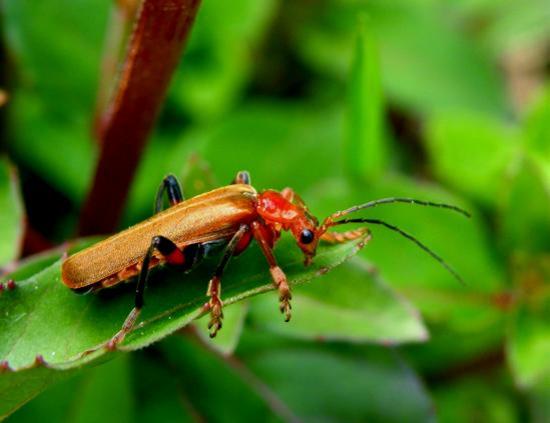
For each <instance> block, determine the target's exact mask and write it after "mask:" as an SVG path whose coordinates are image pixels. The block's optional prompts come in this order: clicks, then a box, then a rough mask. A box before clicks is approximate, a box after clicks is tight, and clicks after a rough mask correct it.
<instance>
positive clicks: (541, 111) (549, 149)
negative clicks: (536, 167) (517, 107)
mask: <svg viewBox="0 0 550 423" xmlns="http://www.w3.org/2000/svg"><path fill="white" fill-rule="evenodd" d="M549 139H550V85H548V86H547V87H545V88H544V89H543V90H541V91H540V93H538V97H537V99H536V101H535V103H534V104H533V106H532V108H531V110H530V111H529V114H528V115H527V117H526V119H525V144H526V148H527V150H528V151H530V152H531V153H533V154H534V155H539V156H540V157H541V158H542V159H543V160H545V161H546V162H548V163H550V143H549V142H548V140H549Z"/></svg>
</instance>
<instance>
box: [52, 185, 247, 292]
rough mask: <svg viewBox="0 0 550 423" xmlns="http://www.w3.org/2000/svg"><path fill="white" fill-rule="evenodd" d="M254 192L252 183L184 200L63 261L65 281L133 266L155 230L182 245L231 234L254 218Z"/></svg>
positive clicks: (82, 281) (86, 280)
mask: <svg viewBox="0 0 550 423" xmlns="http://www.w3.org/2000/svg"><path fill="white" fill-rule="evenodd" d="M256 195H257V193H256V190H255V189H254V188H253V187H251V186H250V185H245V184H236V185H228V186H225V187H222V188H218V189H215V190H213V191H209V192H207V193H204V194H201V195H198V196H196V197H193V198H190V199H189V200H185V201H183V202H181V203H180V204H177V205H175V206H173V207H170V208H169V209H167V210H164V211H162V212H160V213H158V214H156V215H154V216H152V217H151V218H149V219H147V220H145V221H143V222H141V223H138V224H137V225H135V226H132V227H130V228H128V229H126V230H124V231H122V232H119V233H118V234H116V235H113V236H111V237H109V238H107V239H105V240H104V241H101V242H99V243H97V244H95V245H93V246H91V247H89V248H87V249H85V250H83V251H80V252H78V253H76V254H74V255H72V256H70V257H69V258H68V259H67V260H66V261H65V262H64V263H63V266H62V272H61V275H62V280H63V283H64V284H65V285H67V286H68V287H70V288H73V289H74V288H81V287H84V286H87V285H90V284H94V283H96V282H99V281H101V280H103V279H105V278H107V277H109V276H112V275H114V274H116V273H118V272H120V271H122V270H124V269H127V268H129V267H131V266H134V265H135V264H136V263H138V262H140V261H141V260H143V257H144V256H145V253H146V252H147V249H148V248H149V245H150V244H151V239H152V238H153V237H154V236H156V235H162V236H165V237H166V238H169V239H170V240H172V241H173V242H175V243H176V245H178V246H179V247H182V246H185V245H189V244H194V243H197V242H205V241H211V240H215V239H220V238H224V237H228V236H231V235H232V234H233V233H235V232H236V231H237V229H238V227H239V225H240V224H241V223H244V222H248V221H250V220H252V219H253V218H254V216H255V213H256V208H255V205H256Z"/></svg>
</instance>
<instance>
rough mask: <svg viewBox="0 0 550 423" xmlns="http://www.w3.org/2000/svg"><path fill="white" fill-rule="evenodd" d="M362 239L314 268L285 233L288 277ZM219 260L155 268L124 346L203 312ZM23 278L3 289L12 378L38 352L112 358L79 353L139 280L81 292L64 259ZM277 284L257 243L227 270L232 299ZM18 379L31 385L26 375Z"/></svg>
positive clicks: (4, 354)
mask: <svg viewBox="0 0 550 423" xmlns="http://www.w3.org/2000/svg"><path fill="white" fill-rule="evenodd" d="M363 241H364V240H363V239H359V240H357V241H355V242H349V243H346V244H343V245H338V246H325V247H322V248H321V249H320V250H319V251H318V254H317V257H316V262H315V264H314V265H312V266H310V267H308V268H304V266H303V256H302V253H301V252H300V251H299V250H298V249H297V248H296V247H295V245H293V244H294V242H293V241H292V240H290V239H283V240H282V241H281V243H280V245H279V246H278V248H277V249H276V251H275V253H276V255H277V256H278V259H279V262H280V264H281V267H282V268H283V269H284V270H285V272H286V273H287V276H288V279H289V282H290V283H291V284H300V283H304V282H306V281H309V280H311V279H313V278H314V277H316V276H317V275H319V274H320V273H325V272H326V271H327V270H329V269H331V268H333V267H334V266H336V265H338V264H340V263H341V262H342V261H344V260H345V259H346V258H348V257H350V256H352V255H353V254H355V253H356V252H357V251H358V249H359V246H360V245H361V244H362V242H363ZM214 266H215V263H214V262H212V260H210V261H206V262H205V263H203V264H202V265H201V266H199V268H197V269H196V270H195V271H194V272H192V273H191V274H190V275H186V276H184V275H182V274H181V272H178V271H177V270H176V269H168V268H167V269H161V270H160V271H158V272H156V273H154V274H153V277H152V280H151V283H150V285H149V288H148V291H147V295H146V306H145V307H144V310H143V313H142V315H141V316H140V318H139V320H138V324H137V326H136V328H135V329H134V331H132V332H131V333H130V334H129V335H128V336H127V337H126V339H125V340H124V342H123V343H122V344H121V345H120V346H119V349H121V350H124V351H131V350H135V349H139V348H143V347H144V346H147V345H149V344H151V343H152V342H155V341H157V340H159V339H161V338H163V337H165V336H167V335H168V334H170V333H172V332H174V331H176V330H178V329H180V328H182V327H183V326H185V325H187V324H188V323H190V322H191V321H192V320H194V319H195V318H197V317H199V316H200V315H201V313H202V311H201V310H202V305H203V304H204V302H205V291H206V287H207V281H208V280H209V279H210V276H211V274H212V269H213V268H214ZM16 282H17V288H16V289H14V290H11V291H5V292H4V293H3V294H2V295H0V310H2V313H1V314H0V361H5V362H7V363H9V366H10V368H11V369H12V370H16V371H15V372H13V371H9V372H5V373H3V374H2V375H1V376H0V379H2V380H4V381H5V380H6V378H7V379H11V378H13V377H18V376H19V375H20V374H23V373H19V372H18V371H17V370H19V371H21V370H22V369H25V368H29V367H30V366H32V365H33V363H34V361H35V357H36V356H37V355H41V356H42V357H43V358H44V359H45V361H46V362H47V363H49V365H50V366H52V367H61V368H72V367H74V366H84V365H85V364H87V363H91V362H94V361H95V360H97V359H98V358H100V357H102V356H103V357H104V358H109V356H110V355H109V354H106V351H105V350H104V349H99V350H97V351H96V352H94V353H92V354H90V355H88V356H86V357H85V358H78V357H79V354H80V353H82V352H83V351H85V350H87V349H89V348H92V347H94V346H96V345H99V344H101V343H103V342H105V341H106V340H108V339H109V338H110V337H111V336H113V335H114V334H115V333H116V332H117V330H118V329H119V328H120V326H121V324H122V322H123V321H124V319H125V317H126V315H127V314H128V312H129V311H130V309H131V306H132V304H133V292H132V291H133V289H132V286H119V287H117V288H113V289H110V290H106V291H103V292H102V293H100V294H99V295H88V296H78V295H76V294H74V293H73V292H71V291H70V290H69V289H68V288H66V287H65V286H64V285H63V284H62V283H61V280H60V262H56V263H54V264H53V265H51V266H49V267H46V268H45V269H43V270H42V271H41V272H39V273H37V274H35V275H33V276H31V277H30V278H28V279H25V280H17V281H16ZM182 283H183V284H184V286H182ZM272 289H273V286H272V282H271V278H270V275H269V272H268V270H267V267H266V265H265V259H264V258H263V257H261V253H260V252H259V251H258V250H257V249H256V248H251V249H249V250H247V251H246V252H245V253H244V254H243V255H242V256H241V257H240V258H239V259H238V260H234V261H233V262H232V265H231V266H229V268H228V271H227V274H226V275H224V283H223V295H222V299H223V301H224V302H225V304H227V305H229V304H231V303H233V302H237V301H239V300H242V299H244V298H246V297H249V296H251V295H255V294H259V293H261V292H265V291H269V290H272ZM279 318H282V317H280V316H279ZM48 377H50V375H48ZM28 382H29V383H32V384H36V383H40V384H41V386H42V387H45V386H47V384H48V382H47V378H46V380H41V379H40V378H36V377H35V378H32V380H29V381H28ZM19 383H20V384H21V386H24V385H25V383H26V382H25V379H24V377H23V379H22V380H21V381H20V382H19ZM2 402H3V401H0V403H2Z"/></svg>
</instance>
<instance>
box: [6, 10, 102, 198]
mask: <svg viewBox="0 0 550 423" xmlns="http://www.w3.org/2000/svg"><path fill="white" fill-rule="evenodd" d="M108 8H109V5H108V4H107V3H99V4H98V3H97V2H96V1H94V0H79V1H67V0H51V1H47V2H41V3H40V4H35V3H34V2H33V1H28V0H7V1H5V2H3V8H2V14H3V17H4V18H5V19H4V22H5V27H6V39H7V44H8V48H9V50H10V52H12V53H13V55H14V58H15V60H16V62H17V64H18V65H19V68H18V71H19V76H20V77H19V78H18V79H17V82H18V85H17V86H16V87H15V91H14V93H13V101H12V102H11V109H10V110H11V114H10V116H9V117H10V123H11V128H12V131H11V133H10V136H11V139H10V148H11V151H12V153H14V154H15V156H16V157H17V160H18V161H19V162H21V163H24V164H25V165H26V166H27V167H29V168H30V169H32V170H33V171H35V172H39V173H40V176H41V177H42V178H44V179H45V180H46V181H48V182H49V183H50V184H51V185H52V186H54V187H56V188H57V189H58V190H60V191H61V192H63V193H64V194H66V195H67V196H69V197H70V198H71V199H72V200H73V201H75V202H78V201H80V200H82V198H83V196H84V195H85V192H86V188H87V186H88V181H89V178H90V177H91V175H92V172H93V163H94V162H93V158H94V155H95V154H94V146H93V144H92V143H91V140H90V136H89V134H90V132H91V120H92V116H93V108H94V101H95V90H96V87H97V76H98V63H99V62H100V55H101V50H102V47H103V36H104V28H105V23H106V19H107V14H108ZM68 73H70V78H69V77H64V75H65V76H66V75H67V74H68ZM53 99H56V101H53ZM68 158H70V159H69V160H68Z"/></svg>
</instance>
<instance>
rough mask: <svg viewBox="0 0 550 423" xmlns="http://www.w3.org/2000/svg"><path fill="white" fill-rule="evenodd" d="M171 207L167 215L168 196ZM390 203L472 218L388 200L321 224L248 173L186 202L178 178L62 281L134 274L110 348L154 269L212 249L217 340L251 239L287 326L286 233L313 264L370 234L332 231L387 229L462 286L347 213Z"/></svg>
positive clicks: (83, 254)
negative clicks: (237, 259) (130, 301)
mask: <svg viewBox="0 0 550 423" xmlns="http://www.w3.org/2000/svg"><path fill="white" fill-rule="evenodd" d="M165 194H166V195H167V197H168V200H169V203H170V207H169V208H167V209H166V210H162V209H163V203H164V195H165ZM389 203H410V204H417V205H422V206H431V207H441V208H445V209H449V210H453V211H456V212H459V213H461V214H463V215H465V216H468V217H469V213H468V212H466V211H465V210H463V209H461V208H459V207H456V206H453V205H449V204H443V203H433V202H429V201H421V200H416V199H411V198H401V197H392V198H383V199H379V200H374V201H370V202H368V203H365V204H361V205H357V206H353V207H350V208H348V209H345V210H342V211H338V212H336V213H333V214H332V215H330V216H328V217H327V218H326V219H324V220H323V222H322V223H321V224H319V221H318V220H317V219H316V218H315V217H314V216H312V215H311V214H310V212H309V210H308V208H307V207H306V205H305V203H304V202H303V201H302V199H301V198H300V197H299V196H298V195H297V194H296V193H295V192H294V191H293V190H292V189H291V188H285V189H283V190H282V191H280V192H279V191H275V190H265V191H261V192H258V191H256V189H255V188H254V187H253V186H252V185H251V181H250V175H249V173H248V172H246V171H240V172H238V173H237V175H236V177H235V178H234V180H233V181H232V184H230V185H227V186H224V187H221V188H217V189H214V190H212V191H209V192H206V193H204V194H201V195H198V196H196V197H193V198H190V199H188V200H184V197H183V193H182V189H181V186H180V184H179V182H178V180H177V179H176V177H175V176H173V175H168V176H166V177H165V178H164V179H163V181H162V183H161V185H160V187H159V190H158V192H157V195H156V201H155V214H154V215H153V216H152V217H151V218H149V219H147V220H145V221H143V222H141V223H138V224H137V225H135V226H132V227H130V228H128V229H126V230H124V231H122V232H120V233H118V234H116V235H113V236H111V237H109V238H107V239H105V240H103V241H100V242H99V243H97V244H95V245H93V246H91V247H89V248H86V249H84V250H82V251H80V252H78V253H76V254H74V255H71V256H70V257H68V258H67V259H66V260H65V261H64V262H63V264H62V272H61V275H62V281H63V283H64V284H65V285H66V286H68V287H69V288H71V289H72V290H73V291H75V292H77V293H87V292H91V291H97V290H100V289H103V288H108V287H111V286H114V285H117V284H119V283H120V282H122V281H125V280H128V279H130V278H132V277H134V276H137V285H136V294H135V305H134V308H133V309H132V310H131V312H130V313H129V315H128V317H127V318H126V320H125V322H124V324H123V325H122V328H121V329H120V330H119V332H117V333H116V334H115V335H114V336H113V337H112V339H111V340H110V341H109V342H108V347H110V348H113V347H114V346H116V344H118V343H119V342H121V341H122V340H123V339H124V337H125V336H126V335H127V334H128V332H130V331H131V330H132V328H133V326H134V324H135V322H136V320H137V317H138V316H139V313H140V311H141V309H142V307H143V304H144V301H143V296H144V290H145V286H146V282H147V277H148V275H149V271H150V270H151V269H152V268H153V267H156V266H158V265H160V264H169V265H177V266H179V267H181V268H182V269H183V270H187V271H188V270H191V269H192V268H193V267H194V266H195V265H197V263H199V262H200V261H201V259H202V258H204V257H205V256H207V255H208V254H209V253H210V252H211V251H212V250H213V249H215V247H219V246H220V245H225V251H224V253H223V255H222V257H221V260H220V262H219V264H218V266H217V267H216V269H215V270H214V274H213V276H212V278H211V279H210V281H209V283H208V289H207V296H208V297H209V300H208V302H207V303H206V304H205V309H206V310H208V311H210V316H211V319H210V322H209V323H208V328H209V330H210V336H211V337H214V336H215V335H216V333H217V332H218V330H219V329H220V328H221V327H222V319H223V312H222V305H223V303H222V300H221V298H220V294H221V279H222V276H223V273H224V270H225V268H226V267H227V264H228V262H229V260H230V259H231V258H232V257H234V256H237V255H239V254H240V253H242V252H243V251H244V250H245V249H246V248H247V247H248V246H249V245H250V243H251V241H252V239H254V240H255V241H256V243H257V244H258V245H259V247H260V249H261V251H262V253H263V255H264V256H265V258H266V259H267V263H268V265H269V271H270V273H271V277H272V279H273V283H274V285H275V287H276V288H277V290H278V293H279V309H280V311H281V312H282V313H283V314H284V316H285V321H289V320H290V318H291V298H292V295H291V291H290V286H289V284H288V281H287V278H286V276H285V273H284V272H283V270H282V269H281V268H280V267H279V266H278V265H277V261H276V259H275V256H274V254H273V248H274V246H275V243H276V242H277V240H278V239H279V237H280V235H281V232H282V231H289V232H290V233H291V234H292V236H293V237H294V239H295V240H296V243H297V245H298V247H299V248H300V249H301V250H302V252H303V254H304V264H305V265H306V266H307V265H309V264H310V263H311V262H312V260H313V258H314V257H315V253H316V250H317V246H318V245H319V242H320V241H321V240H323V241H326V242H329V243H342V242H346V241H349V240H353V239H357V238H359V237H361V236H363V235H365V234H366V233H367V231H368V229H366V228H359V229H354V230H350V231H346V232H329V231H328V230H329V229H330V228H332V227H334V226H338V225H344V224H350V223H369V224H374V225H382V226H384V227H386V228H388V229H390V230H393V231H395V232H398V233H399V234H400V235H402V236H404V237H406V238H407V239H409V240H410V241H412V242H414V243H415V244H416V245H417V246H419V247H420V248H421V249H423V250H424V251H425V252H427V253H428V254H429V255H431V256H432V257H433V258H434V259H436V260H437V261H438V262H439V263H440V264H441V265H442V266H443V267H445V268H446V269H447V270H448V271H449V272H451V273H452V274H453V276H454V277H455V278H457V279H458V280H459V281H462V279H461V278H460V276H459V275H458V274H457V273H456V272H455V271H454V270H453V269H452V268H451V267H450V266H449V265H448V264H447V263H446V262H445V261H444V260H443V259H442V258H441V257H440V256H438V255H437V254H436V253H434V252H433V251H431V250H430V249H429V248H428V247H426V246H425V245H424V244H423V243H421V242H420V241H419V240H417V239H416V238H415V237H413V236H412V235H410V234H408V233H406V232H404V231H403V230H401V229H399V228H398V227H396V226H394V225H391V224H389V223H386V222H384V221H381V220H379V219H367V218H345V216H347V215H348V214H350V213H354V212H356V211H359V210H362V209H367V208H371V207H375V206H378V205H381V204H389Z"/></svg>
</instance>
